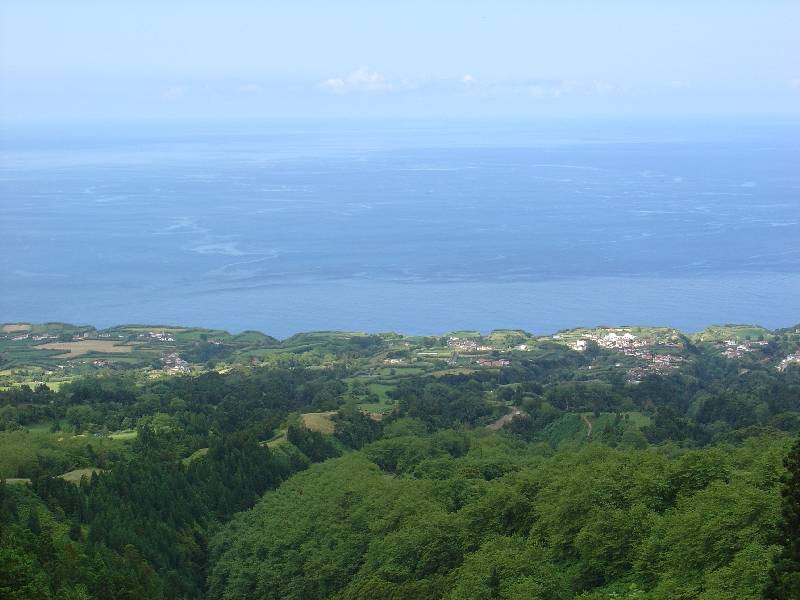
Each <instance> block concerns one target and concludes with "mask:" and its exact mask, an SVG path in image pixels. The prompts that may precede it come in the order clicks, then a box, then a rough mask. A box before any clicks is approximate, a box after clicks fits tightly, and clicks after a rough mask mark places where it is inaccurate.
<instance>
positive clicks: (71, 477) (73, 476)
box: [59, 467, 105, 484]
mask: <svg viewBox="0 0 800 600" xmlns="http://www.w3.org/2000/svg"><path fill="white" fill-rule="evenodd" d="M103 471H105V469H100V468H98V467H86V468H84V469H73V470H72V471H67V472H66V473H63V474H61V475H59V477H61V479H63V480H64V481H69V482H70V483H75V484H78V483H80V482H81V478H83V477H86V479H91V478H92V475H94V474H95V473H102V472H103Z"/></svg>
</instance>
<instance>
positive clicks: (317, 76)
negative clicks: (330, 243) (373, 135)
mask: <svg viewBox="0 0 800 600" xmlns="http://www.w3.org/2000/svg"><path fill="white" fill-rule="evenodd" d="M799 20H800V4H798V3H796V2H786V1H783V2H771V3H769V4H766V5H756V4H754V3H749V2H740V1H737V2H724V3H723V2H704V3H690V2H674V3H670V4H669V5H666V4H655V3H632V2H623V1H615V2H604V3H602V5H591V4H589V3H583V2H566V3H559V4H558V5H551V4H549V3H547V4H546V3H523V2H501V3H494V4H492V7H491V10H490V9H489V8H488V7H486V6H483V5H480V4H474V3H467V4H463V3H456V2H441V3H436V4H435V5H433V6H431V5H428V4H426V3H422V2H416V1H415V2H409V3H404V4H403V5H402V6H385V5H374V4H365V3H361V2H353V1H346V2H339V3H336V4H330V5H328V4H325V3H322V2H316V1H305V2H299V3H292V4H291V5H283V4H278V3H263V4H260V3H259V4H256V3H251V2H232V3H226V4H217V3H212V2H204V1H201V2H193V3H183V2H174V3H156V2H148V1H145V2H139V3H136V4H135V5H133V4H127V3H108V4H98V3H94V2H87V1H83V2H80V1H79V2H70V3H68V4H67V3H59V2H50V1H42V2H36V3H30V2H5V3H3V5H2V7H0V79H1V80H2V82H3V85H2V90H1V91H0V119H3V120H4V121H6V122H7V121H31V120H43V119H46V120H52V119H55V120H64V119H66V120H85V119H141V118H160V119H174V118H179V119H186V118H203V119H228V118H254V119H255V118H452V117H460V118H509V117H517V118H531V117H534V118H535V117H539V118H543V117H581V116H583V117H588V116H595V117H596V116H606V117H614V116H617V117H620V116H625V117H632V116H640V117H644V116H649V117H657V116H660V117H685V116H701V115H710V114H714V115H728V116H736V115H751V116H783V117H795V118H796V117H797V116H798V115H800V66H798V63H797V60H796V57H797V56H800V36H797V35H796V23H797V22H798V21H799Z"/></svg>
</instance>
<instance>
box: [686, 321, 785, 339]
mask: <svg viewBox="0 0 800 600" xmlns="http://www.w3.org/2000/svg"><path fill="white" fill-rule="evenodd" d="M693 337H694V339H696V340H697V341H699V342H722V341H725V340H736V341H737V342H744V341H748V340H759V339H764V340H769V339H771V338H772V333H771V332H770V331H769V330H768V329H764V328H763V327H759V326H757V325H719V326H716V325H715V326H712V327H706V328H705V329H704V330H703V331H701V332H699V333H697V334H696V335H695V336H693Z"/></svg>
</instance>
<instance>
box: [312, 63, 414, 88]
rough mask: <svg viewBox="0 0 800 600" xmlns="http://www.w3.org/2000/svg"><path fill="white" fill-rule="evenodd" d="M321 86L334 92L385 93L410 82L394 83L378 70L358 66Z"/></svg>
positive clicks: (404, 86) (405, 85) (323, 82)
mask: <svg viewBox="0 0 800 600" xmlns="http://www.w3.org/2000/svg"><path fill="white" fill-rule="evenodd" d="M319 87H320V88H322V89H323V90H326V91H328V92H332V93H334V94H347V93H349V92H367V93H383V92H391V91H395V90H398V89H403V88H407V87H409V84H408V82H401V83H400V84H392V83H391V82H390V81H388V80H387V79H386V78H385V77H384V76H383V75H381V74H380V73H378V72H377V71H371V70H370V69H369V68H367V67H358V68H357V69H355V70H353V71H351V72H350V73H349V74H348V75H346V76H345V77H330V78H328V79H326V80H325V81H322V82H320V84H319Z"/></svg>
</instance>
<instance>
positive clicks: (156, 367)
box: [0, 326, 800, 599]
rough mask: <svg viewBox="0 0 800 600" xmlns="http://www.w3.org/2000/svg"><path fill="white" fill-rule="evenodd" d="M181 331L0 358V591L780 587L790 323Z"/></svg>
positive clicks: (791, 553) (789, 459) (402, 594)
mask: <svg viewBox="0 0 800 600" xmlns="http://www.w3.org/2000/svg"><path fill="white" fill-rule="evenodd" d="M129 329H130V328H129ZM129 329H115V330H113V331H128V330H129ZM61 330H63V327H62V329H60V330H59V331H61ZM67 331H68V332H69V336H74V338H73V337H69V336H65V337H64V340H63V341H60V342H59V344H67V345H69V344H72V343H80V344H84V346H85V343H84V342H85V341H86V339H89V338H86V337H84V333H83V330H81V329H75V328H73V329H68V330H67ZM109 331H111V330H109ZM136 331H139V329H136ZM175 331H179V332H188V333H184V335H185V338H184V339H183V340H181V338H180V335H179V334H178V333H176V334H172V335H173V338H177V341H176V340H174V339H173V338H169V339H172V340H173V341H167V342H164V343H166V344H169V346H168V347H165V348H164V349H163V350H160V351H159V350H157V348H156V344H157V343H161V341H160V340H161V339H162V338H159V337H149V338H148V342H147V343H148V344H151V346H153V348H156V349H151V348H150V346H148V350H147V352H149V353H150V354H148V355H147V358H146V360H145V361H144V362H142V363H141V364H140V363H132V362H131V357H130V356H128V355H127V354H126V355H125V356H123V357H121V358H120V362H119V363H114V362H113V357H111V358H109V359H108V360H107V359H106V358H103V359H102V360H100V359H97V358H95V357H94V356H93V355H92V354H91V353H90V354H88V355H86V356H84V357H82V358H81V359H80V360H77V361H73V362H72V366H69V365H66V364H65V365H64V366H65V368H64V369H61V370H57V369H56V367H52V365H49V363H48V365H49V366H48V365H44V366H42V365H41V364H39V363H37V362H35V361H34V362H31V363H25V360H24V358H23V357H24V356H27V355H28V354H30V353H36V352H39V350H37V347H36V345H35V344H33V345H29V346H26V347H25V349H24V351H23V350H19V349H18V350H14V352H16V354H13V356H12V358H8V356H7V357H6V359H5V360H6V363H7V364H10V363H12V362H13V366H12V367H10V368H9V369H7V370H6V371H5V373H4V374H2V375H3V376H4V377H6V385H5V386H3V387H0V429H2V431H0V478H2V481H1V482H0V598H15V599H27V598H31V599H33V598H37V599H38V598H54V599H55V598H58V599H82V598H102V599H133V598H213V599H238V598H276V599H278V598H280V599H284V598H293V599H313V598H339V599H356V598H361V599H372V598H396V599H406V598H408V599H427V598H447V599H461V598H475V599H483V598H486V599H489V598H505V599H527V598H543V599H550V598H552V599H562V598H564V599H567V598H583V599H601V598H602V599H605V598H619V599H622V598H629V599H651V598H652V599H672V598H687V599H689V598H698V599H717V598H722V599H724V598H730V599H745V598H762V597H767V598H776V599H782V598H800V441H798V439H799V438H798V433H800V360H795V359H794V358H793V357H795V356H800V355H798V354H797V353H798V350H800V331H798V329H797V328H791V329H787V330H781V331H777V332H769V331H767V330H763V329H761V328H755V327H734V326H730V327H727V328H710V329H708V330H706V331H705V332H703V333H702V334H698V335H695V336H686V335H684V334H681V333H680V332H674V331H666V330H659V329H644V328H636V329H633V328H627V329H624V330H622V329H620V330H615V331H616V332H615V331H610V332H609V330H604V331H600V332H592V331H589V330H573V331H571V332H562V333H560V334H557V335H556V336H544V337H538V338H537V337H536V336H530V335H529V334H526V333H525V332H507V331H504V332H493V333H492V334H489V335H488V336H481V335H480V334H476V333H474V332H460V333H457V334H450V335H448V336H441V337H433V336H432V337H427V338H425V337H417V338H408V337H403V336H398V335H396V334H381V335H365V334H341V333H327V334H303V335H301V336H295V338H290V340H286V341H283V342H279V341H277V340H274V339H273V338H269V337H267V336H262V335H260V334H256V333H253V332H250V333H247V334H240V335H239V336H228V335H227V334H224V332H223V333H220V332H205V333H204V332H199V331H197V330H182V329H177V328H176V329H175ZM623 331H624V332H625V333H621V332H623ZM612 334H613V335H612ZM92 335H94V334H92ZM105 335H107V334H106V333H104V332H97V337H98V339H108V338H107V337H101V336H105ZM120 335H121V334H120ZM136 335H141V334H138V333H137V334H136ZM147 335H148V336H159V335H166V334H161V333H152V332H149V331H148V333H147ZM226 336H227V337H226ZM15 337H20V336H19V335H15ZM68 337H69V339H67V338H68ZM150 340H156V341H152V342H151V341H150ZM7 341H8V344H17V346H14V348H18V347H19V348H22V346H20V344H22V343H23V342H25V341H26V340H16V339H13V340H12V339H11V337H8V339H7ZM45 341H46V340H45ZM173 342H174V344H173ZM37 343H38V341H37ZM124 343H128V342H124ZM131 343H133V342H131ZM67 347H69V346H67ZM100 347H101V348H103V349H104V350H103V351H108V346H107V345H104V346H100ZM157 352H161V353H162V358H163V360H161V359H154V358H153V357H154V356H156V357H157V356H158V354H157ZM118 354H122V353H119V352H118ZM0 356H2V354H1V353H0ZM109 356H110V354H109ZM48 357H50V355H49V354H48ZM665 357H667V358H665ZM37 360H39V358H37ZM47 360H50V361H53V360H56V362H57V359H53V358H52V357H50V358H48V359H47ZM176 365H177V366H176ZM51 367H52V369H51ZM26 378H27V379H26ZM31 378H35V379H31Z"/></svg>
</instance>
